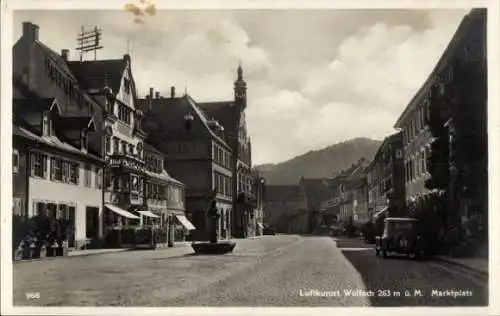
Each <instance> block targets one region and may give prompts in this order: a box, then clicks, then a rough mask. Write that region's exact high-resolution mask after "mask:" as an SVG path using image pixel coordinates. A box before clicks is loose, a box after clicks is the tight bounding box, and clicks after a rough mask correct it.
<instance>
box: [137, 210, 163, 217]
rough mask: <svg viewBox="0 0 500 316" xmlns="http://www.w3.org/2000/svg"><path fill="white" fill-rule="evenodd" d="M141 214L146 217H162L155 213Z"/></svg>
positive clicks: (146, 212)
mask: <svg viewBox="0 0 500 316" xmlns="http://www.w3.org/2000/svg"><path fill="white" fill-rule="evenodd" d="M139 213H141V214H142V215H144V216H147V217H152V218H158V217H160V216H158V215H156V214H155V213H153V212H151V211H139Z"/></svg>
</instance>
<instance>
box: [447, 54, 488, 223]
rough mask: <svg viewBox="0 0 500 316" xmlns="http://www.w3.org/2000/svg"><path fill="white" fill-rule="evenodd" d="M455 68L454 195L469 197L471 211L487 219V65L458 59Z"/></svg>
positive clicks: (466, 198) (452, 156)
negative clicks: (455, 192) (455, 193)
mask: <svg viewBox="0 0 500 316" xmlns="http://www.w3.org/2000/svg"><path fill="white" fill-rule="evenodd" d="M454 68H455V69H454V74H455V81H456V82H457V89H456V91H455V93H456V109H455V111H454V112H453V114H452V121H453V127H454V128H453V137H452V141H451V153H450V157H451V161H452V163H453V166H454V167H455V169H456V187H457V197H459V198H461V199H463V200H467V201H470V202H471V204H470V206H471V208H472V212H473V213H478V214H479V216H480V217H481V218H482V221H483V223H487V215H488V207H487V200H488V196H487V192H488V169H487V166H488V135H487V114H486V113H487V110H486V104H487V102H486V101H487V76H486V69H485V65H484V64H483V63H482V62H481V61H468V62H467V63H457V64H456V65H455V67H454ZM483 226H485V225H483Z"/></svg>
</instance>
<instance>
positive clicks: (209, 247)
mask: <svg viewBox="0 0 500 316" xmlns="http://www.w3.org/2000/svg"><path fill="white" fill-rule="evenodd" d="M191 247H193V249H194V251H195V252H196V253H197V254H203V255H223V254H226V253H229V252H232V251H233V249H234V247H236V243H235V242H233V241H219V242H216V243H210V242H201V243H193V244H191Z"/></svg>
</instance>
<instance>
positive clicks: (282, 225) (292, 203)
mask: <svg viewBox="0 0 500 316" xmlns="http://www.w3.org/2000/svg"><path fill="white" fill-rule="evenodd" d="M301 210H303V202H302V200H301V199H300V196H299V187H298V186H297V185H267V186H266V194H265V198H264V226H265V227H266V228H267V227H270V228H274V229H276V232H278V233H284V234H299V233H307V228H308V219H307V217H306V216H304V215H305V212H303V211H301Z"/></svg>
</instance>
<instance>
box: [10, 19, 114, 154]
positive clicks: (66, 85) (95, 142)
mask: <svg viewBox="0 0 500 316" xmlns="http://www.w3.org/2000/svg"><path fill="white" fill-rule="evenodd" d="M39 31H40V30H39V27H38V25H36V24H33V23H31V22H24V23H23V33H22V36H21V37H20V38H19V40H18V41H17V42H16V43H15V44H14V47H13V55H12V59H13V81H14V89H13V97H14V98H15V99H19V98H41V99H45V98H55V99H57V101H58V104H59V107H60V109H61V115H62V116H66V117H70V116H76V117H81V116H92V117H93V119H94V123H95V128H96V132H95V133H92V134H91V135H89V139H88V144H89V148H88V150H89V151H90V152H92V153H94V154H96V155H99V156H102V150H103V143H102V132H103V120H104V119H105V116H104V108H103V107H101V106H100V104H99V103H98V102H96V100H95V99H94V98H93V97H92V96H90V95H89V94H88V93H87V92H86V91H85V89H84V87H83V86H82V84H81V82H79V81H78V79H77V78H76V77H75V75H74V74H73V72H72V71H71V70H70V69H69V67H68V63H67V59H68V55H69V51H68V50H67V49H63V50H62V51H61V54H58V53H56V52H55V51H53V50H52V49H50V48H49V47H47V46H46V45H45V44H44V43H43V42H42V41H41V40H40V34H39Z"/></svg>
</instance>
